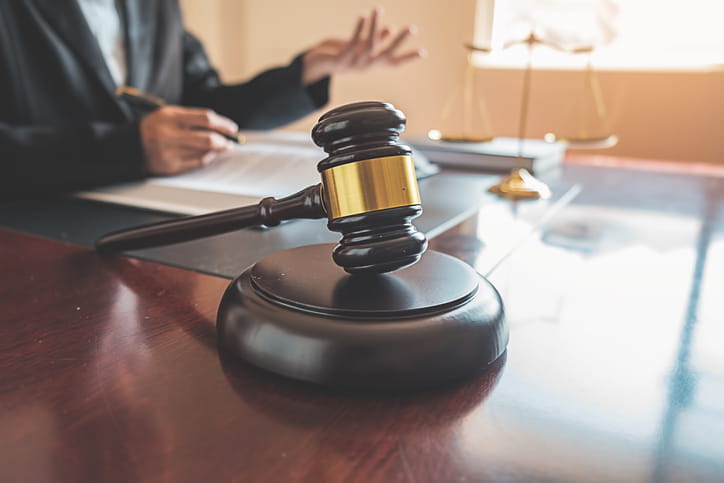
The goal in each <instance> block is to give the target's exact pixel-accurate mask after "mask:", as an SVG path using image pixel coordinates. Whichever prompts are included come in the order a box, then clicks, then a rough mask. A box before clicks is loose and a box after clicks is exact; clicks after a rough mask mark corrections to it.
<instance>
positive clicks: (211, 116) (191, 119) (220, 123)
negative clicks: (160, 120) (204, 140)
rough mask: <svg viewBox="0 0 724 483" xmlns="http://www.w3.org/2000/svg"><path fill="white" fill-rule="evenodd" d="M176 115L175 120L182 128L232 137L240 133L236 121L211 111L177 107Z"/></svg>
mask: <svg viewBox="0 0 724 483" xmlns="http://www.w3.org/2000/svg"><path fill="white" fill-rule="evenodd" d="M174 114H175V120H176V121H177V122H178V124H179V125H180V126H184V127H188V128H194V127H198V128H204V129H208V130H211V131H219V132H222V133H225V134H232V135H234V134H236V133H237V132H239V126H237V125H236V123H235V122H234V121H232V120H231V119H229V118H228V117H224V116H222V115H220V114H217V113H215V112H214V111H212V110H211V109H199V108H188V107H175V113H174Z"/></svg>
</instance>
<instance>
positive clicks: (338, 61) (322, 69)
mask: <svg viewBox="0 0 724 483" xmlns="http://www.w3.org/2000/svg"><path fill="white" fill-rule="evenodd" d="M379 23H380V12H379V10H377V9H375V10H373V11H372V13H371V14H370V16H369V18H366V17H360V18H359V19H358V20H357V24H356V25H355V28H354V32H353V34H352V37H351V38H350V39H348V40H345V39H338V38H329V39H325V40H323V41H322V42H320V43H319V44H317V45H315V46H314V47H312V48H311V49H309V51H307V53H306V54H304V69H303V73H302V82H303V83H304V84H305V85H309V84H313V83H315V82H317V81H318V80H320V79H322V78H324V77H326V76H329V75H333V74H341V73H345V72H362V71H365V70H368V69H370V68H371V67H374V66H397V65H400V64H403V63H405V62H409V61H411V60H414V59H419V58H420V57H422V56H424V55H425V51H424V50H422V49H414V50H408V51H401V50H400V49H401V47H402V44H403V43H404V42H405V40H406V39H407V38H408V37H409V36H410V35H412V34H413V33H414V32H415V28H414V27H412V26H411V27H406V28H404V29H402V30H400V31H399V32H397V33H396V34H395V35H393V34H392V30H391V28H390V27H388V26H380V25H379Z"/></svg>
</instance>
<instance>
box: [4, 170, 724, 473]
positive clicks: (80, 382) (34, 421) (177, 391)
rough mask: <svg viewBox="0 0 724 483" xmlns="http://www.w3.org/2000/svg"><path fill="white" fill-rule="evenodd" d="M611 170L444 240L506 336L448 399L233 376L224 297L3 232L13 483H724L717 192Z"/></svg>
mask: <svg viewBox="0 0 724 483" xmlns="http://www.w3.org/2000/svg"><path fill="white" fill-rule="evenodd" d="M601 159H604V158H585V159H572V160H571V161H572V162H571V163H568V164H567V165H566V167H565V169H564V170H563V172H562V173H561V174H560V175H561V176H562V177H563V178H566V179H567V180H568V181H570V182H571V183H578V184H580V186H581V187H582V189H581V192H580V193H579V194H578V196H577V197H575V199H573V200H572V201H570V203H568V204H565V205H561V206H558V207H552V208H554V209H552V210H550V212H551V213H552V215H551V216H550V217H548V219H547V220H545V221H546V223H544V224H539V225H531V224H530V223H529V222H528V221H527V220H528V218H526V216H524V212H525V211H526V210H530V209H535V206H536V203H538V204H540V203H545V202H534V203H530V204H521V205H518V206H512V205H509V204H504V203H503V204H496V205H485V206H481V208H480V210H479V213H478V214H476V215H475V216H472V217H471V218H470V219H468V220H466V221H464V222H462V223H460V224H459V225H457V226H456V227H455V228H453V229H451V230H449V231H448V232H447V233H445V234H443V235H441V236H439V237H437V238H435V239H434V240H433V243H432V246H433V248H435V249H438V250H441V251H446V252H449V253H452V254H455V255H457V256H459V257H461V258H462V259H464V260H465V261H467V262H468V263H470V264H472V265H473V266H475V267H476V268H477V269H478V270H480V271H481V272H483V273H485V274H486V275H487V276H488V277H489V278H490V280H491V281H492V282H493V283H494V284H495V285H496V286H497V288H498V289H499V290H500V292H501V294H502V296H503V299H504V301H505V304H506V309H507V316H508V320H509V323H510V327H511V342H510V345H509V348H508V352H507V354H506V355H504V356H503V357H502V358H501V359H499V360H498V361H497V362H496V363H495V364H494V365H493V366H492V367H490V368H488V369H487V370H485V371H482V372H481V374H480V375H479V376H477V377H475V378H473V379H471V380H468V381H466V382H464V383H462V384H458V385H456V386H452V387H447V388H442V389H440V390H437V391H433V392H423V393H413V394H404V393H397V394H395V393H386V394H359V393H342V392H337V391H334V390H330V389H323V388H319V387H315V386H309V385H305V384H301V383H295V382H291V381H288V380H285V379H282V378H280V377H276V376H272V375H269V374H267V373H264V372H262V371H260V370H256V369H254V368H251V367H249V366H247V365H245V364H243V363H240V362H237V361H233V360H227V359H226V358H224V357H223V356H220V355H219V353H218V352H217V349H216V336H215V330H214V321H215V313H216V307H217V304H218V302H219V299H220V297H221V294H222V292H223V290H224V289H225V287H226V285H227V283H228V280H225V279H222V278H218V277H213V276H209V275H203V274H199V273H193V272H190V271H185V270H181V269H178V268H173V267H169V266H164V265H160V264H156V263H151V262H144V261H139V260H134V259H130V258H123V257H117V258H112V259H102V258H100V257H99V256H98V255H97V254H96V253H94V252H93V251H92V250H90V249H88V248H83V247H79V246H75V245H71V244H67V243H62V242H58V241H52V240H47V239H43V238H39V237H36V236H31V235H27V234H23V233H20V232H16V231H12V230H2V229H0V267H1V268H2V277H1V278H0V429H1V431H0V481H3V482H5V481H7V482H16V481H92V482H101V481H102V482H112V481H134V482H135V481H168V482H182V481H214V482H216V481H313V482H319V481H359V482H366V481H401V482H402V481H434V482H442V481H446V482H447V481H488V480H492V481H571V482H578V481H596V482H599V481H600V482H603V481H605V482H609V481H617V482H618V481H656V482H658V481H722V479H723V478H724V349H723V348H722V347H723V346H722V341H724V297H723V296H722V294H723V293H724V176H722V174H721V173H720V172H709V173H703V174H696V175H691V174H685V173H676V172H662V171H661V170H658V169H650V168H651V166H649V165H646V164H645V163H643V164H636V165H635V166H637V167H636V168H635V169H631V168H630V167H611V166H607V167H597V166H593V165H592V163H591V161H594V162H596V161H600V160H601ZM623 164H626V163H623ZM642 166H643V168H642ZM505 246H507V247H510V246H514V247H515V250H512V251H510V250H508V251H507V252H506V251H504V250H503V249H502V248H500V247H505Z"/></svg>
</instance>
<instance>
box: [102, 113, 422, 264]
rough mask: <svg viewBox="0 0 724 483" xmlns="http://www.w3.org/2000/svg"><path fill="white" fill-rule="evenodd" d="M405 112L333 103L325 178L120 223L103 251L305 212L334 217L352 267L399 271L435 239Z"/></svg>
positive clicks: (345, 260)
mask: <svg viewBox="0 0 724 483" xmlns="http://www.w3.org/2000/svg"><path fill="white" fill-rule="evenodd" d="M405 123H406V119H405V116H404V114H403V113H402V112H401V111H399V110H398V109H396V108H394V107H393V106H392V105H391V104H388V103H384V102H369V101H368V102H357V103H352V104H347V105H345V106H341V107H339V108H336V109H333V110H331V111H329V112H327V113H326V114H324V115H323V116H322V117H320V119H319V121H318V122H317V124H316V125H315V126H314V128H313V129H312V139H313V140H314V143H315V144H316V145H317V146H320V147H322V148H323V149H324V151H325V152H326V153H327V155H328V156H327V157H326V158H325V159H323V160H321V161H320V162H319V163H318V165H317V169H318V171H319V172H320V174H321V183H320V184H317V185H313V186H309V187H307V188H304V189H303V190H301V191H300V192H298V193H296V194H293V195H291V196H288V197H286V198H281V199H275V198H273V197H267V198H264V199H262V200H261V201H260V202H259V203H258V204H257V205H251V206H245V207H241V208H234V209H230V210H225V211H219V212H215V213H209V214H206V215H200V216H189V217H183V218H178V219H173V220H169V221H163V222H160V223H154V224H150V225H145V226H141V227H137V228H132V229H128V230H122V231H117V232H114V233H110V234H108V235H105V236H103V237H102V238H100V239H99V240H98V241H97V243H96V248H97V249H98V250H99V251H100V252H102V253H109V252H116V251H124V250H137V249H142V248H148V247H152V246H158V245H167V244H171V243H179V242H183V241H189V240H193V239H196V238H203V237H207V236H212V235H217V234H221V233H225V232H229V231H232V230H237V229H241V228H246V227H250V226H258V225H265V226H275V225H278V224H279V223H280V222H281V221H284V220H292V219H299V218H312V219H314V218H327V219H328V222H327V227H328V228H329V229H330V230H332V231H335V232H339V233H341V234H342V239H341V240H340V242H339V244H338V245H337V246H336V247H335V248H334V250H333V253H332V258H333V260H334V262H335V263H336V264H337V265H339V266H340V267H342V268H343V269H344V270H345V271H347V272H348V273H384V272H391V271H394V270H397V269H400V268H403V267H406V266H409V265H412V264H414V263H415V262H417V261H418V260H419V259H420V257H421V256H422V254H423V253H424V252H425V250H426V249H427V239H426V238H425V235H424V234H423V233H420V232H419V231H417V229H416V228H415V226H414V225H413V224H412V219H414V218H416V217H417V216H419V215H420V214H421V213H422V205H421V201H420V193H419V190H418V186H417V178H416V176H415V164H414V161H413V159H412V155H411V154H412V150H411V149H410V147H408V146H405V145H404V144H400V133H401V132H402V131H403V130H404V129H405Z"/></svg>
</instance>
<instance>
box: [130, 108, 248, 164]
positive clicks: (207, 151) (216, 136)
mask: <svg viewBox="0 0 724 483" xmlns="http://www.w3.org/2000/svg"><path fill="white" fill-rule="evenodd" d="M237 131H238V129H237V126H236V124H235V123H234V122H233V121H231V120H230V119H227V118H225V117H224V116H220V115H219V114H216V113H215V112H213V111H211V110H209V109H196V108H185V107H179V106H165V107H163V108H160V109H158V110H156V111H154V112H153V113H151V114H149V115H148V116H146V117H145V118H143V120H141V123H140V134H141V142H142V145H143V150H144V154H145V157H146V168H147V170H148V172H149V173H151V174H155V175H170V174H176V173H181V172H184V171H188V170H190V169H195V168H199V167H201V166H204V165H206V164H208V163H210V162H211V161H212V160H213V159H214V158H215V157H216V156H217V155H218V153H221V152H225V151H228V150H229V149H231V148H232V143H231V142H230V141H229V140H227V139H226V138H225V137H224V136H222V135H221V134H220V132H224V133H229V134H236V133H237Z"/></svg>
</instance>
